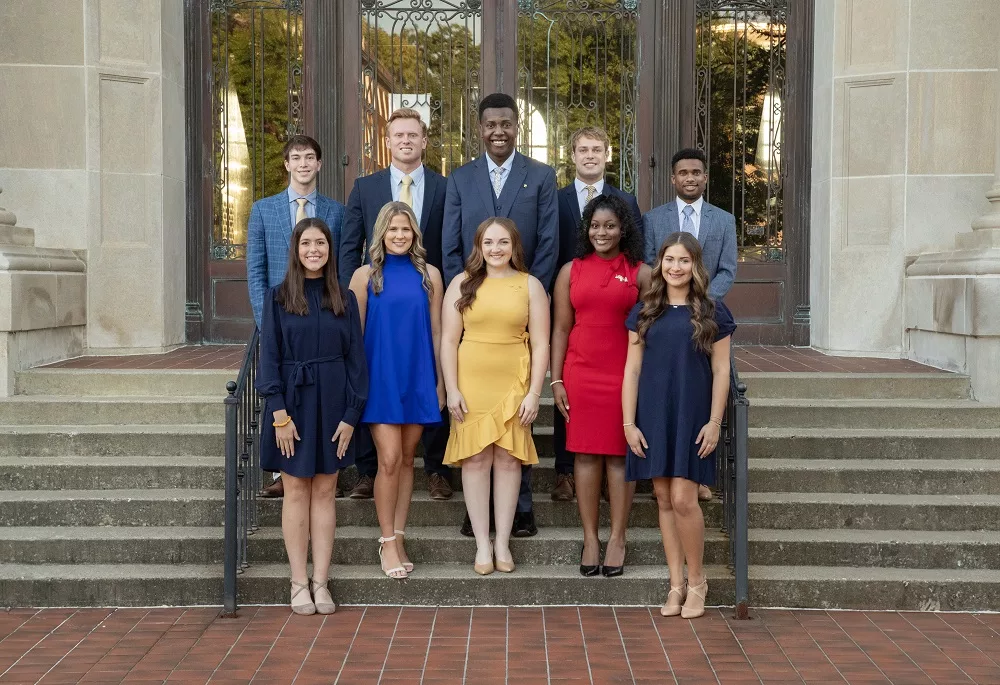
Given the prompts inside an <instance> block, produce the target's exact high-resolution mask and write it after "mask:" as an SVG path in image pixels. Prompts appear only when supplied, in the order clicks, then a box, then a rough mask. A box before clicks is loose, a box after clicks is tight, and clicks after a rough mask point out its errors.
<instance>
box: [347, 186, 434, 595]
mask: <svg viewBox="0 0 1000 685" xmlns="http://www.w3.org/2000/svg"><path fill="white" fill-rule="evenodd" d="M368 255H369V258H370V263H369V264H365V265H364V266H362V267H361V268H359V269H358V270H357V271H355V272H354V275H353V276H352V277H351V291H352V292H353V293H354V294H355V295H356V296H357V299H358V305H359V308H360V311H361V319H362V321H364V335H365V353H366V355H367V358H368V370H369V374H370V376H371V383H370V386H371V392H370V393H369V396H368V404H367V405H366V406H365V412H364V415H363V416H362V417H361V420H362V421H363V422H364V423H366V424H368V425H369V427H370V429H371V434H372V439H373V440H374V441H375V449H376V451H377V452H378V475H376V476H375V510H376V512H377V513H378V521H379V527H380V528H381V535H380V537H379V558H380V560H381V563H382V571H383V572H384V573H385V574H386V575H387V576H388V577H390V578H395V579H397V580H402V579H404V578H406V576H407V575H408V574H409V573H411V572H412V571H413V564H412V563H411V562H410V560H409V558H408V557H407V556H406V550H405V549H404V545H403V536H404V535H405V531H406V518H407V516H408V514H409V512H410V499H411V497H412V496H413V459H414V456H415V455H416V451H417V443H418V442H420V436H421V434H422V433H423V430H424V426H428V425H435V424H438V423H440V422H441V408H442V407H443V406H444V385H443V383H442V382H441V374H440V373H439V372H438V363H437V358H438V349H439V346H440V339H441V336H440V330H441V299H442V297H443V293H444V285H443V283H442V280H441V272H440V271H438V269H437V268H435V267H434V266H432V265H430V264H428V263H427V251H426V250H425V249H424V246H423V241H422V236H421V233H420V229H419V228H418V226H417V217H416V215H415V214H414V213H413V210H412V209H410V206H409V205H408V204H406V203H404V202H389V203H387V204H386V205H385V206H384V207H382V210H381V211H380V212H379V214H378V217H377V218H376V219H375V226H374V227H373V228H372V238H371V245H370V247H369V248H368Z"/></svg>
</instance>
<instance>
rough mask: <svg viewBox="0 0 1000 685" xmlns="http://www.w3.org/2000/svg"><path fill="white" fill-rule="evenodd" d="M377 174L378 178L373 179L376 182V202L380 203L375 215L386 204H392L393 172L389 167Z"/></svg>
mask: <svg viewBox="0 0 1000 685" xmlns="http://www.w3.org/2000/svg"><path fill="white" fill-rule="evenodd" d="M375 173H376V174H378V178H376V179H373V180H374V182H375V201H376V202H377V203H378V207H376V208H375V213H376V214H378V213H379V212H380V211H382V208H383V207H385V205H386V203H388V202H392V172H390V171H389V169H388V167H387V168H385V169H382V170H381V171H376V172H375Z"/></svg>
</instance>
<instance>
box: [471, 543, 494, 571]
mask: <svg viewBox="0 0 1000 685" xmlns="http://www.w3.org/2000/svg"><path fill="white" fill-rule="evenodd" d="M472 570H473V571H475V572H476V573H478V574H479V575H481V576H488V575H490V574H491V573H493V571H494V570H495V568H494V566H493V543H490V560H489V561H488V562H486V563H485V564H477V563H473V564H472Z"/></svg>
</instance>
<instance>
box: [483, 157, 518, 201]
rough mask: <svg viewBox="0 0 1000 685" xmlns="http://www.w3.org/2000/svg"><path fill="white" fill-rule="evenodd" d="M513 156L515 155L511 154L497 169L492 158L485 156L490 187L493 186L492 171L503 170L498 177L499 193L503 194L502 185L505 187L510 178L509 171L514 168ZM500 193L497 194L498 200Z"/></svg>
mask: <svg viewBox="0 0 1000 685" xmlns="http://www.w3.org/2000/svg"><path fill="white" fill-rule="evenodd" d="M514 154H515V153H513V152H511V153H510V157H508V158H507V159H505V160H504V162H503V164H501V165H500V166H499V167H498V166H497V165H496V164H495V163H494V162H493V158H492V157H490V156H489V155H486V169H487V170H488V171H489V176H490V186H492V185H493V170H494V169H498V168H503V169H504V172H503V174H501V176H500V193H502V192H503V187H504V185H506V183H507V179H508V178H510V172H511V169H513V168H514ZM500 193H497V199H499V197H500Z"/></svg>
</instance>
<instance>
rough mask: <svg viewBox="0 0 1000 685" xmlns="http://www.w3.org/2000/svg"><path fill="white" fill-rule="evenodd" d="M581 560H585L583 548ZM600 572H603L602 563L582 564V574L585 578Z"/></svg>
mask: <svg viewBox="0 0 1000 685" xmlns="http://www.w3.org/2000/svg"><path fill="white" fill-rule="evenodd" d="M580 561H581V562H583V550H582V549H581V550H580ZM600 572H601V565H600V564H594V565H593V566H591V565H589V564H584V563H581V564H580V575H581V576H583V577H584V578H593V577H594V576H596V575H597V574H598V573H600Z"/></svg>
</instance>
